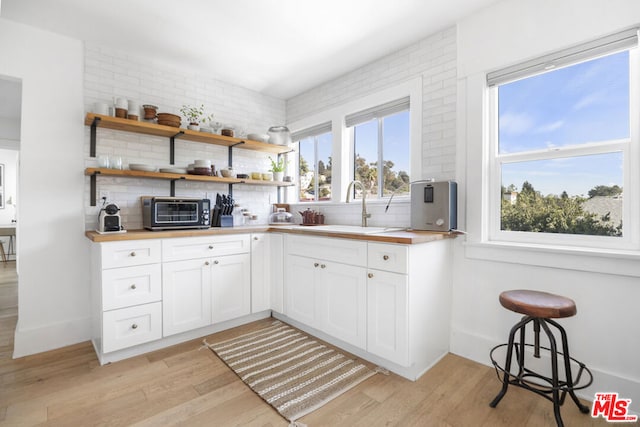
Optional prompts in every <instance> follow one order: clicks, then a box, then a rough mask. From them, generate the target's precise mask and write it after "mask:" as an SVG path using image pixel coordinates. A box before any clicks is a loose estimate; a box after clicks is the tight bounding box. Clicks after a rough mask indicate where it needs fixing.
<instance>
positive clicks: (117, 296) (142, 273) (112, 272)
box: [102, 264, 162, 310]
mask: <svg viewBox="0 0 640 427" xmlns="http://www.w3.org/2000/svg"><path fill="white" fill-rule="evenodd" d="M161 272H162V269H161V268H160V264H147V265H138V266H134V267H124V268H112V269H109V270H104V271H103V272H102V309H103V310H113V309H116V308H124V307H130V306H132V305H140V304H146V303H150V302H155V301H160V300H161V299H162V281H161V279H162V273H161Z"/></svg>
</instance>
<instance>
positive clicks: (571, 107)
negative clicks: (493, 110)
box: [498, 51, 629, 195]
mask: <svg viewBox="0 0 640 427" xmlns="http://www.w3.org/2000/svg"><path fill="white" fill-rule="evenodd" d="M498 93H499V95H498V98H499V100H498V111H499V141H500V143H499V152H500V153H501V154H504V153H517V152H522V151H529V150H540V149H544V148H553V147H562V146H569V145H579V144H584V143H589V142H598V141H607V140H616V139H623V138H628V137H629V54H628V52H626V51H625V52H620V53H616V54H613V55H609V56H606V57H602V58H598V59H594V60H591V61H588V62H584V63H581V64H577V65H574V66H570V67H567V68H561V69H558V70H554V71H551V72H548V73H544V74H541V75H538V76H535V77H530V78H526V79H523V80H519V81H515V82H512V83H508V84H505V85H502V86H500V88H499V92H498ZM502 176H503V181H502V183H503V185H504V186H508V185H509V184H514V185H516V186H517V187H518V189H520V188H521V186H522V183H523V182H524V181H525V180H527V181H529V182H530V183H531V184H533V186H534V188H535V189H536V190H538V191H541V192H542V193H543V194H560V193H562V191H565V190H566V191H567V193H569V195H580V194H582V195H586V194H587V192H588V191H589V190H590V189H591V188H593V187H594V186H596V185H613V184H617V185H619V186H622V155H621V153H612V154H604V155H597V156H584V157H574V158H564V159H558V160H551V161H538V162H526V163H524V162H523V163H519V164H510V165H506V166H505V167H504V168H503V175H502Z"/></svg>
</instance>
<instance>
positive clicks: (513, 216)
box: [501, 181, 622, 236]
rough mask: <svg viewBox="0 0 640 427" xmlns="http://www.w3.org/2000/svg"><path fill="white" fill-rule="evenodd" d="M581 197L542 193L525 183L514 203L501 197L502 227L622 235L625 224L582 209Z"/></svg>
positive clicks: (510, 229) (547, 231)
mask: <svg viewBox="0 0 640 427" xmlns="http://www.w3.org/2000/svg"><path fill="white" fill-rule="evenodd" d="M584 201H585V199H584V198H582V197H578V196H575V197H569V196H568V195H567V194H566V192H563V194H562V195H561V196H555V195H547V196H543V195H542V194H540V192H538V191H536V190H535V189H534V188H533V185H531V184H530V183H529V182H527V181H525V182H524V183H523V184H522V191H521V192H520V193H519V194H518V198H517V199H516V202H515V203H511V202H510V201H508V200H505V199H502V206H501V207H502V211H501V229H502V230H509V231H531V232H543V233H566V234H588V235H600V236H621V235H622V224H620V225H618V226H612V225H608V224H606V223H602V222H601V221H600V219H599V218H598V216H597V215H596V214H593V213H589V212H586V211H585V210H584V209H583V208H582V203H583V202H584Z"/></svg>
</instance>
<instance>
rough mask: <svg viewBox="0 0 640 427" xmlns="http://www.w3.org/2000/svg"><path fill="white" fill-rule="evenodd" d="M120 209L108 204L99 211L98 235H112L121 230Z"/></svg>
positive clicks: (113, 204)
mask: <svg viewBox="0 0 640 427" xmlns="http://www.w3.org/2000/svg"><path fill="white" fill-rule="evenodd" d="M119 212H120V208H119V207H118V205H116V204H115V203H108V204H105V206H103V207H102V209H100V214H99V215H98V229H97V231H98V233H113V232H120V231H122V230H123V227H122V218H120V213H119Z"/></svg>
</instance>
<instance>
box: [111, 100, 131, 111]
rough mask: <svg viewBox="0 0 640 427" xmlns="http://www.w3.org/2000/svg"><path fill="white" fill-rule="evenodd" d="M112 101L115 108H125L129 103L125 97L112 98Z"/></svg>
mask: <svg viewBox="0 0 640 427" xmlns="http://www.w3.org/2000/svg"><path fill="white" fill-rule="evenodd" d="M113 103H114V104H115V106H116V108H122V109H125V110H126V109H127V107H128V106H129V103H128V102H127V98H114V102H113Z"/></svg>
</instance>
